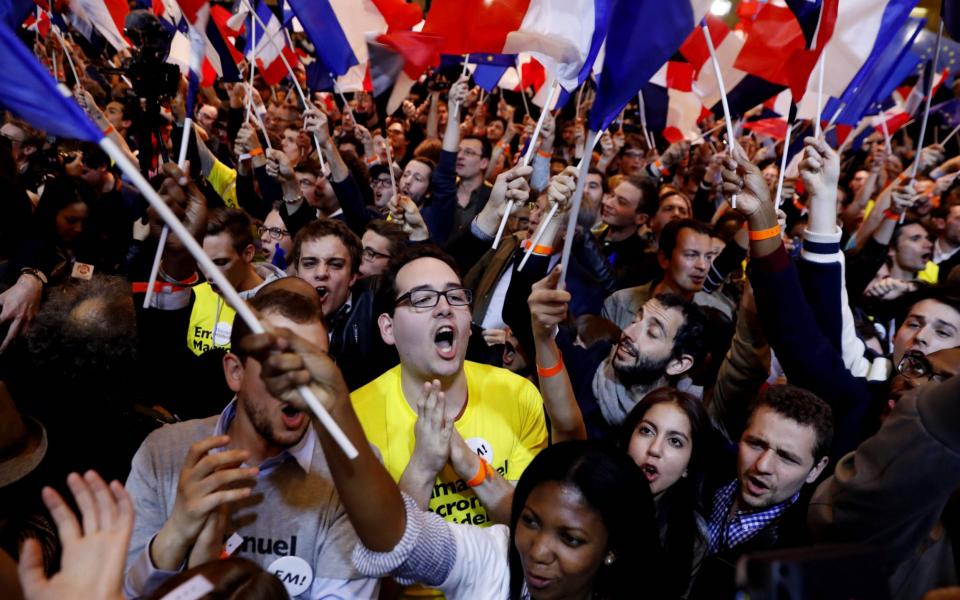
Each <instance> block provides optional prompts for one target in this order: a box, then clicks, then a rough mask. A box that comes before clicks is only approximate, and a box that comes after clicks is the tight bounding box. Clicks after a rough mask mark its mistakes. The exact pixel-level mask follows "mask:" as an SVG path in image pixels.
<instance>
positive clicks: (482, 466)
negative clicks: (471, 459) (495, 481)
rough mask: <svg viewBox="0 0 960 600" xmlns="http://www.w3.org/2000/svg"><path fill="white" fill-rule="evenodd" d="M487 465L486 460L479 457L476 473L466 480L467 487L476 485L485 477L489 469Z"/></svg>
mask: <svg viewBox="0 0 960 600" xmlns="http://www.w3.org/2000/svg"><path fill="white" fill-rule="evenodd" d="M489 468H490V467H489V465H487V461H485V460H483V459H482V458H481V459H480V467H479V468H478V469H477V474H476V475H474V476H473V479H471V480H470V481H468V482H467V485H468V486H469V487H477V486H478V485H480V484H481V483H483V482H484V481H485V480H486V479H487V474H488V473H489V472H490V471H489Z"/></svg>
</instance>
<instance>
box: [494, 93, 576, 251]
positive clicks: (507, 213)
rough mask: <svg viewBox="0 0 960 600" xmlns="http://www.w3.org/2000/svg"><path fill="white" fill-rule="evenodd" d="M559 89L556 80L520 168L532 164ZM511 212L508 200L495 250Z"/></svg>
mask: <svg viewBox="0 0 960 600" xmlns="http://www.w3.org/2000/svg"><path fill="white" fill-rule="evenodd" d="M559 89H560V81H559V80H558V79H556V78H555V79H554V80H553V82H552V83H551V85H550V93H549V94H548V95H547V101H546V103H544V105H543V110H542V111H540V118H539V119H537V125H536V126H535V127H534V128H533V134H532V135H531V136H530V141H529V142H528V143H527V151H526V152H525V153H524V155H523V160H522V161H521V162H520V165H519V166H522V167H526V166H528V165H529V164H530V160H531V159H532V158H533V149H534V147H535V143H536V141H537V137H539V136H540V130H541V129H543V122H544V121H545V120H546V118H547V113H548V112H550V105H551V104H553V99H554V98H555V97H556V96H557V92H558V91H559ZM511 211H513V200H508V201H507V206H506V209H505V210H504V211H503V217H501V218H500V226H499V227H497V235H496V236H494V238H493V249H494V250H496V249H497V248H498V247H499V246H500V240H501V239H502V238H503V232H504V230H506V228H507V220H508V219H509V218H510V213H511Z"/></svg>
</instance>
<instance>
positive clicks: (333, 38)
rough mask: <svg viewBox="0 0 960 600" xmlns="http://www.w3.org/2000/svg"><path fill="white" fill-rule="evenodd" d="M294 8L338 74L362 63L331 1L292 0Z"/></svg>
mask: <svg viewBox="0 0 960 600" xmlns="http://www.w3.org/2000/svg"><path fill="white" fill-rule="evenodd" d="M288 2H289V4H290V8H292V9H293V12H294V14H295V15H296V16H297V19H299V21H300V25H302V26H303V30H304V31H305V32H306V34H307V37H309V38H310V41H311V42H313V45H314V47H315V48H316V50H317V57H318V58H319V59H320V60H321V61H322V62H323V63H324V64H325V65H327V67H329V68H330V71H331V72H332V73H333V74H334V75H337V76H339V75H344V74H346V72H347V71H349V70H350V67H352V66H354V65H356V64H359V63H358V61H357V57H356V55H355V54H354V53H353V48H352V47H351V46H350V42H349V40H347V35H346V34H345V33H344V31H343V28H342V27H341V26H340V22H339V21H338V20H337V14H336V13H335V12H334V11H333V7H331V6H330V3H329V2H328V1H327V0H288Z"/></svg>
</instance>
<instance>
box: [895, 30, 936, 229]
mask: <svg viewBox="0 0 960 600" xmlns="http://www.w3.org/2000/svg"><path fill="white" fill-rule="evenodd" d="M942 43H943V18H941V19H940V27H938V28H937V49H936V51H935V52H934V54H933V66H932V67H931V69H930V81H928V82H927V90H926V92H927V101H926V104H925V105H924V107H923V120H921V121H920V139H918V140H917V155H916V156H915V157H914V159H913V165H912V166H911V167H910V183H908V184H907V186H908V187H912V186H913V180H914V179H915V178H916V177H917V171H918V170H919V169H920V157H921V156H922V155H923V138H924V136H925V135H926V133H927V119H929V118H930V101H931V100H933V80H934V79H936V77H937V61H938V60H939V58H940V45H941V44H942ZM906 216H907V212H906V211H904V212H902V213H900V222H901V223H903V220H904V218H906Z"/></svg>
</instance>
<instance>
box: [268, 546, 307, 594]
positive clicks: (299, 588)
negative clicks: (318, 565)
mask: <svg viewBox="0 0 960 600" xmlns="http://www.w3.org/2000/svg"><path fill="white" fill-rule="evenodd" d="M267 572H268V573H270V574H271V575H273V576H275V577H276V578H277V579H279V580H280V583H282V584H283V587H285V588H287V593H288V594H290V597H291V598H293V597H295V596H298V595H300V594H302V593H303V592H305V591H307V590H308V589H310V585H311V584H312V583H313V569H311V568H310V565H309V564H307V561H305V560H303V559H302V558H300V557H299V556H281V557H280V558H278V559H277V560H275V561H273V563H272V564H271V565H270V566H269V567H268V568H267Z"/></svg>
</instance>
